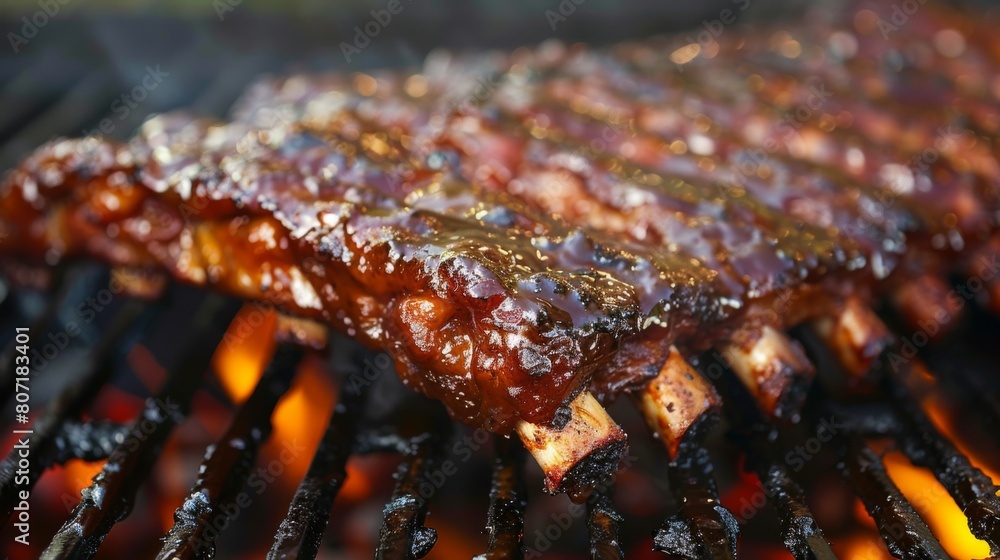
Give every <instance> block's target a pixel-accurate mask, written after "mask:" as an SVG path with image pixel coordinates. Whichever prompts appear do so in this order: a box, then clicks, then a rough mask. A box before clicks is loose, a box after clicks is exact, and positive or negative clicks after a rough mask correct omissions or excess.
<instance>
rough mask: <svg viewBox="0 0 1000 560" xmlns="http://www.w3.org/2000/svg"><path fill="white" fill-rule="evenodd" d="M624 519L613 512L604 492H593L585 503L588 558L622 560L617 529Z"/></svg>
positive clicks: (612, 506)
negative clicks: (588, 539)
mask: <svg viewBox="0 0 1000 560" xmlns="http://www.w3.org/2000/svg"><path fill="white" fill-rule="evenodd" d="M623 521H624V519H622V516H621V515H620V514H619V513H618V512H617V511H615V508H614V504H612V503H611V498H610V497H608V495H607V493H605V492H595V493H594V494H593V495H592V496H591V498H590V500H588V501H587V529H588V530H589V532H590V557H591V558H592V559H593V560H622V559H623V558H625V553H624V552H622V547H621V542H620V541H619V538H618V528H619V526H620V525H621V524H622V522H623Z"/></svg>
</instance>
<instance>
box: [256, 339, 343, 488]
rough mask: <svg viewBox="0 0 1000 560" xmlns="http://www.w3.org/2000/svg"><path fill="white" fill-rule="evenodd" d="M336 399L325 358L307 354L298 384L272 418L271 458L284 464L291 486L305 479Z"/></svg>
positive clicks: (283, 399) (282, 401)
mask: <svg viewBox="0 0 1000 560" xmlns="http://www.w3.org/2000/svg"><path fill="white" fill-rule="evenodd" d="M336 398H337V389H336V387H335V386H334V384H333V381H332V380H331V379H330V376H329V375H328V374H327V371H326V368H325V364H324V363H323V358H322V357H321V355H319V354H317V353H308V354H306V357H305V358H304V359H303V360H302V363H301V364H300V365H299V370H298V372H297V373H296V375H295V381H294V382H293V383H292V386H291V388H290V389H289V390H288V392H287V393H285V396H284V397H282V399H281V402H279V403H278V407H277V408H276V409H275V410H274V414H273V415H272V416H271V423H272V424H273V426H274V432H273V433H272V436H271V438H270V440H269V442H268V445H267V451H268V453H269V456H272V457H274V458H276V459H277V460H280V461H281V463H282V466H283V468H282V470H283V471H285V472H286V473H287V476H284V477H282V478H283V479H284V480H286V481H288V482H289V483H290V484H291V485H293V486H294V485H296V484H298V482H299V481H300V480H301V479H302V477H304V476H305V474H306V470H308V468H309V463H310V462H311V461H312V457H313V454H314V453H315V451H316V447H317V446H318V445H319V440H320V439H321V438H322V437H323V433H324V432H325V431H326V421H327V419H328V418H329V417H330V413H331V411H332V410H333V406H334V402H335V401H336ZM275 469H277V466H275Z"/></svg>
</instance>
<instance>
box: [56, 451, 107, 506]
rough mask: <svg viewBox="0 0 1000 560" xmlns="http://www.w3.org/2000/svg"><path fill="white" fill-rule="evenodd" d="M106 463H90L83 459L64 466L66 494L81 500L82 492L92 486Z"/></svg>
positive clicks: (69, 462)
mask: <svg viewBox="0 0 1000 560" xmlns="http://www.w3.org/2000/svg"><path fill="white" fill-rule="evenodd" d="M104 463H105V461H97V462H93V463H88V462H86V461H83V460H81V459H72V460H70V461H67V462H66V464H65V465H63V484H64V485H65V491H66V493H68V494H70V495H72V496H74V497H75V498H77V499H79V497H80V492H82V491H83V489H84V488H87V487H88V486H90V483H91V481H92V480H93V479H94V477H95V476H97V473H99V472H101V469H102V468H104Z"/></svg>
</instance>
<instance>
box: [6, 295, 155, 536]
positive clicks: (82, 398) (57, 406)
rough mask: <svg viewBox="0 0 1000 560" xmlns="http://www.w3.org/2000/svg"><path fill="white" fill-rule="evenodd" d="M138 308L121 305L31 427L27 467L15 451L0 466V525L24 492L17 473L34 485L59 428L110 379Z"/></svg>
mask: <svg viewBox="0 0 1000 560" xmlns="http://www.w3.org/2000/svg"><path fill="white" fill-rule="evenodd" d="M142 305H143V302H140V301H137V300H129V301H128V302H126V303H125V307H124V308H123V309H122V310H121V311H120V312H119V313H118V315H117V316H116V317H115V318H114V321H113V323H112V325H111V326H110V327H109V328H108V330H107V332H106V333H105V335H104V337H102V338H101V340H100V341H99V342H98V344H97V346H96V347H95V348H94V350H93V352H92V354H91V355H90V357H89V358H90V359H89V361H88V363H87V367H86V368H85V371H84V372H83V373H82V374H81V375H80V376H79V380H78V381H77V382H76V383H73V384H71V385H70V386H68V387H67V388H66V389H64V390H63V391H62V393H60V394H59V396H58V397H56V399H55V400H54V402H52V403H50V404H49V406H48V408H47V409H46V410H45V412H44V413H43V415H42V416H41V417H40V418H39V419H38V420H37V421H36V422H35V423H34V424H33V425H32V426H31V428H30V429H31V430H33V432H34V433H32V434H30V435H29V436H28V437H30V438H31V447H32V453H31V454H30V455H29V457H28V459H26V462H27V465H26V466H27V468H26V469H24V468H23V466H22V465H19V459H20V457H19V456H18V453H17V452H18V450H17V449H12V450H11V452H10V454H8V455H7V457H6V458H5V459H4V460H3V462H2V463H0V518H2V520H3V524H4V525H6V523H7V522H8V521H9V520H10V515H11V513H12V512H13V510H14V505H15V504H16V502H17V494H18V491H19V490H21V489H24V485H17V484H15V480H16V478H17V472H18V470H25V471H27V473H26V476H27V479H28V484H27V486H28V487H31V486H34V484H35V482H37V481H38V478H39V477H40V476H41V474H42V470H43V467H44V465H45V464H46V463H47V462H50V460H49V459H48V458H49V457H52V456H53V455H54V454H55V451H56V449H57V448H56V439H57V437H58V436H59V434H60V433H61V431H62V429H63V426H65V425H66V423H67V422H68V421H70V420H73V419H75V418H77V417H78V416H79V415H80V413H81V412H82V411H83V408H84V407H85V406H86V405H87V403H89V402H90V401H91V400H92V399H93V398H94V396H95V395H96V394H97V392H98V391H99V390H100V389H101V387H103V386H104V384H105V383H106V382H107V381H108V378H109V377H110V376H111V372H112V370H113V368H112V366H111V361H112V356H113V355H114V353H115V352H116V351H117V350H118V344H120V339H121V338H122V336H123V333H125V331H126V330H127V329H128V328H129V327H130V326H131V325H132V324H133V322H135V319H136V318H137V317H138V316H139V314H140V311H141V310H142Z"/></svg>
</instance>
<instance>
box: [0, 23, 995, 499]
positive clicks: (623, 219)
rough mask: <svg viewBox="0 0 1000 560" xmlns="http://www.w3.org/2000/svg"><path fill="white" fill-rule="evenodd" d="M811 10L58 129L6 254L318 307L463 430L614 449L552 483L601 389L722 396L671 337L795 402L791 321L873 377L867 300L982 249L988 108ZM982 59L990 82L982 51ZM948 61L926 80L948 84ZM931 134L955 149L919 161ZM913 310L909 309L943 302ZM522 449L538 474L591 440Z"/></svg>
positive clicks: (16, 208) (977, 56) (24, 190)
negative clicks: (150, 272) (123, 136)
mask: <svg viewBox="0 0 1000 560" xmlns="http://www.w3.org/2000/svg"><path fill="white" fill-rule="evenodd" d="M854 23H855V24H857V22H854ZM862 23H863V22H862ZM816 25H817V27H818V28H819V29H820V31H816V32H815V34H814V35H813V36H812V37H810V36H808V35H807V36H802V37H798V38H795V37H793V36H791V35H790V34H788V32H780V33H784V35H781V34H780V33H760V32H756V33H754V34H746V35H739V34H738V33H737V32H736V31H733V32H731V33H728V34H727V37H725V38H723V39H720V42H719V43H717V44H716V45H715V47H714V48H713V49H712V51H713V52H705V53H700V54H701V56H698V57H694V58H689V59H687V60H683V61H681V62H678V61H677V60H676V59H674V60H671V58H668V57H667V56H666V53H669V52H670V49H668V48H664V47H665V46H667V45H674V46H676V41H675V40H672V39H663V40H653V41H649V42H646V43H636V44H628V45H622V46H619V47H617V48H614V49H611V50H609V51H604V52H594V51H589V50H586V49H582V48H578V47H572V48H568V47H564V46H561V45H558V44H545V45H543V46H541V47H539V48H538V49H536V50H533V51H529V50H524V49H522V50H518V51H515V52H513V53H510V54H507V55H499V54H497V55H479V56H473V57H455V56H452V55H448V54H443V53H435V54H433V55H432V56H431V57H429V59H428V61H427V64H426V66H425V68H424V70H423V71H422V72H406V71H386V72H381V73H376V74H373V75H366V74H333V75H323V76H295V77H291V78H286V79H280V80H265V81H262V82H260V83H258V84H256V85H255V86H253V87H252V88H251V89H250V90H249V91H248V92H247V94H246V95H245V96H244V98H243V99H242V101H241V102H240V103H239V104H238V105H237V107H236V109H235V110H234V118H233V120H232V121H231V122H228V123H222V122H215V121H211V120H206V119H200V118H197V117H194V116H191V115H187V114H184V113H174V114H168V115H164V116H160V117H157V118H154V119H152V120H150V121H149V122H147V123H146V124H145V125H144V126H143V127H142V129H141V130H140V131H139V132H138V134H137V135H136V136H135V137H134V138H133V139H132V140H131V141H130V142H128V143H126V144H121V145H120V144H116V143H114V142H110V141H106V140H102V139H99V138H85V139H76V140H65V139H62V140H56V141H54V142H51V143H49V144H47V145H46V146H43V147H42V148H40V149H39V150H38V151H37V152H36V153H35V154H33V155H32V156H31V157H29V158H28V159H27V160H25V161H24V162H23V163H22V164H21V165H20V166H19V167H18V168H17V169H15V170H13V171H12V172H11V173H9V174H8V175H7V176H6V178H5V180H4V182H3V185H2V187H0V204H2V206H0V220H2V221H0V228H2V229H3V233H6V234H7V235H6V236H0V255H4V256H5V257H7V258H16V259H19V260H22V261H27V262H36V263H48V264H53V263H56V262H58V261H60V260H62V259H64V258H67V257H73V256H90V257H96V258H100V259H103V260H105V261H107V262H109V263H112V264H114V265H118V266H125V267H129V268H135V269H163V270H166V271H168V272H169V273H170V274H171V275H172V276H173V277H175V278H177V279H179V280H181V281H184V282H189V283H194V284H200V285H206V286H213V287H215V288H217V289H220V290H224V291H227V292H230V293H232V294H235V295H238V296H241V297H244V298H248V299H257V300H264V301H268V302H271V303H273V304H274V305H276V306H277V307H279V308H280V309H283V310H285V311H288V312H290V313H293V314H296V315H302V316H305V317H311V318H314V319H317V320H320V321H322V322H325V323H328V324H330V325H332V326H333V327H334V328H336V329H338V330H340V331H343V332H345V333H347V334H349V335H351V336H354V337H356V338H358V339H359V340H361V341H363V342H365V343H366V344H368V345H370V346H373V347H377V348H382V349H385V350H387V351H389V352H390V353H391V354H392V355H393V356H394V358H395V359H396V363H397V370H398V372H399V374H400V376H401V377H402V378H403V380H404V381H405V382H406V383H407V384H408V385H410V386H411V387H413V388H415V389H417V390H418V391H420V392H422V393H424V394H427V395H429V396H431V397H434V398H437V399H440V400H441V401H443V402H444V403H445V404H446V405H447V407H448V409H449V411H450V412H451V414H452V415H453V416H455V417H456V418H459V419H461V420H463V421H465V422H468V423H472V424H476V425H481V426H484V427H486V428H487V429H489V430H492V431H495V432H498V433H509V432H510V431H512V430H514V429H515V428H516V429H517V431H518V433H519V434H520V435H521V437H522V439H526V440H532V441H534V442H535V444H536V447H537V448H539V449H541V448H545V449H549V450H551V449H552V448H553V447H560V448H561V449H562V450H563V451H565V450H566V449H569V448H572V444H571V443H565V442H564V441H562V440H560V439H559V438H557V437H550V436H551V435H552V431H553V430H554V431H559V430H567V429H572V430H577V431H574V432H573V433H578V434H582V435H579V437H581V438H587V437H591V438H593V439H599V440H600V442H601V443H599V444H597V445H596V446H595V447H593V448H587V447H583V448H581V449H583V454H584V455H586V454H587V453H589V452H590V451H592V450H593V449H596V448H601V449H603V451H604V458H605V459H607V461H605V462H606V463H607V464H606V465H602V467H601V468H599V469H597V471H599V472H596V474H595V473H593V472H591V473H584V474H580V473H576V474H575V475H574V474H567V471H568V470H570V469H568V468H564V469H562V471H560V472H559V473H558V474H557V475H552V476H550V487H551V488H553V489H555V488H560V487H562V485H563V483H562V478H564V477H570V478H574V477H576V478H588V477H589V479H588V480H589V482H588V483H592V482H593V479H596V478H599V477H600V475H602V474H603V473H604V472H605V471H607V470H609V467H608V465H611V464H613V463H614V459H615V458H616V456H617V455H616V454H620V452H621V450H622V445H621V442H622V440H623V438H624V434H621V433H620V430H618V431H616V429H617V427H616V426H614V425H613V422H610V420H604V419H600V418H599V419H598V420H595V421H592V422H590V423H589V424H588V421H587V420H581V418H583V416H586V417H587V418H590V416H588V415H596V416H597V417H599V416H600V415H601V413H602V412H603V410H601V409H600V406H599V404H597V402H598V401H606V400H608V399H610V398H612V397H614V396H615V395H617V394H619V393H621V392H623V391H629V390H638V389H640V388H642V387H644V386H645V385H646V384H647V382H649V380H651V379H653V378H656V382H655V383H653V384H651V385H649V390H648V392H647V393H646V394H645V396H644V397H643V399H642V400H641V401H640V402H641V404H642V406H643V408H644V409H645V410H651V411H655V410H660V417H658V418H653V419H651V423H652V424H654V425H656V424H659V428H657V429H658V430H659V431H660V432H661V436H663V437H665V438H666V439H671V438H673V439H671V441H666V440H665V441H666V443H667V444H668V446H672V447H674V448H676V445H675V443H676V441H675V440H676V438H674V436H672V435H670V434H673V433H683V432H684V431H686V430H687V428H688V427H689V426H693V425H695V424H697V421H696V420H697V418H698V416H699V414H700V412H701V411H708V410H710V409H712V408H714V407H715V406H716V405H717V397H716V396H715V394H714V391H712V389H711V387H710V386H707V385H705V384H704V380H699V379H696V376H694V375H692V374H690V373H689V372H688V369H689V368H685V367H684V365H683V364H682V363H678V362H677V361H676V359H674V360H671V361H669V362H668V360H667V358H668V355H669V354H670V353H671V348H672V347H673V348H674V349H675V350H674V352H675V353H679V354H680V355H682V356H691V355H693V354H695V353H697V352H700V351H702V350H705V349H708V348H711V347H713V346H715V347H718V348H721V349H724V350H726V352H727V353H728V355H729V356H730V357H729V358H728V359H729V361H730V362H731V363H732V364H733V366H734V369H735V370H736V371H737V373H739V375H740V377H741V379H743V380H744V382H745V383H747V385H748V386H749V387H750V388H751V390H752V392H753V393H754V394H755V396H756V397H757V398H758V401H759V402H760V404H761V405H762V407H763V408H765V409H766V410H767V411H768V412H770V413H772V414H774V415H776V416H787V415H790V414H794V410H795V408H796V406H797V402H798V400H799V399H800V398H801V396H802V391H801V387H802V384H803V383H805V382H807V381H808V379H809V378H810V377H811V376H812V369H811V367H810V366H809V364H808V361H807V360H806V359H805V357H804V355H802V353H801V350H800V349H798V348H797V346H796V343H794V342H792V341H790V340H788V339H786V338H785V337H784V335H783V334H782V333H781V331H782V330H784V329H787V328H789V327H791V326H794V325H797V324H800V323H803V322H807V321H816V322H817V324H821V326H822V328H821V329H820V330H821V331H822V332H824V333H826V334H827V335H828V336H829V340H831V341H834V342H832V343H834V344H841V346H842V348H841V350H843V351H848V354H849V353H850V351H853V350H851V348H856V349H857V355H856V356H853V357H852V356H847V355H845V363H849V364H850V366H849V367H851V368H853V369H858V370H863V369H864V368H866V367H867V364H869V363H870V359H871V358H872V357H873V353H877V351H876V350H873V349H874V348H877V347H878V348H880V346H878V345H877V344H876V342H878V341H879V340H881V339H882V334H881V331H880V330H879V329H878V328H874V327H873V328H870V329H860V330H859V329H857V328H855V327H856V326H857V325H858V324H859V321H860V322H863V323H866V324H869V325H870V323H871V322H872V321H877V320H876V319H872V318H869V317H868V315H866V313H870V312H868V311H867V310H868V306H869V305H870V304H872V303H873V302H874V301H876V300H877V299H878V298H881V297H883V296H891V295H892V294H893V293H897V292H898V293H904V292H905V291H906V290H907V289H909V290H910V291H913V286H925V285H927V283H928V282H930V283H931V284H934V282H938V284H934V285H935V286H941V285H944V284H943V281H942V280H940V279H941V278H943V277H945V276H946V275H948V274H952V273H956V272H957V273H963V272H964V273H978V272H972V271H979V270H982V259H983V258H985V257H992V258H994V259H995V255H996V246H997V242H996V241H992V242H991V241H990V239H991V237H992V236H995V235H996V225H997V222H998V219H1000V204H998V199H1000V195H998V192H997V184H998V183H997V179H998V166H997V163H996V160H995V158H994V149H995V148H994V147H993V146H992V144H990V143H988V142H987V137H989V134H991V132H990V131H987V130H985V128H984V127H983V126H977V127H974V128H969V127H965V126H962V125H961V124H960V123H962V122H965V121H964V120H963V119H962V117H963V116H964V115H965V111H972V112H974V113H975V115H973V119H972V121H973V122H974V123H979V124H984V125H985V123H987V122H988V121H989V118H988V114H987V113H986V109H984V107H986V104H985V103H983V102H981V100H977V99H975V98H973V99H972V100H971V101H969V102H968V103H966V104H953V105H950V106H949V107H948V108H940V107H937V105H936V103H937V102H936V100H937V99H939V98H940V96H941V95H944V94H943V93H941V92H942V91H949V90H937V89H935V90H934V91H933V92H932V93H934V95H931V94H930V93H928V97H930V98H932V99H934V100H935V101H934V102H933V103H931V105H933V106H932V107H928V106H927V105H928V102H927V101H926V100H925V98H924V97H922V96H920V95H914V96H909V97H907V96H899V98H898V99H897V96H895V95H894V94H891V93H886V92H887V91H895V90H894V89H893V88H892V87H889V86H887V87H886V88H883V90H881V93H879V91H875V90H878V88H877V87H875V86H874V85H873V81H875V80H877V79H878V78H879V76H880V74H879V73H878V70H876V69H875V68H872V67H871V66H870V65H867V64H866V63H865V61H864V60H863V59H862V54H860V53H863V54H864V55H874V54H873V53H872V51H878V50H879V49H882V50H885V49H891V48H894V46H898V45H899V44H900V42H904V40H903V39H897V40H896V41H895V42H892V43H887V44H886V45H879V44H877V41H873V40H871V38H870V37H866V36H865V35H864V29H851V28H849V27H848V28H837V27H824V26H823V24H816ZM857 25H860V24H857ZM915 27H916V28H918V30H921V32H923V27H922V26H915ZM868 31H869V32H870V31H871V30H870V29H869V30H868ZM869 34H870V33H869ZM776 37H777V38H776ZM845 37H847V39H845ZM810 39H811V40H814V41H818V42H816V43H815V44H814V43H810ZM850 39H853V41H854V43H853V44H854V52H855V54H856V57H855V58H854V59H851V57H847V59H844V57H843V56H840V54H838V53H840V51H838V50H837V49H840V50H843V49H844V48H845V47H844V42H845V41H848V43H849V40H850ZM789 42H794V43H795V45H796V47H795V48H791V47H788V44H789ZM682 47H683V46H682ZM966 50H967V53H966V57H960V60H965V59H966V58H969V57H972V58H973V59H974V63H975V64H976V65H977V66H976V67H977V68H978V67H980V66H983V67H985V68H988V69H989V70H990V71H991V72H993V71H994V70H993V68H994V64H993V61H992V59H989V61H988V63H987V62H984V60H983V59H985V58H989V56H990V55H991V54H992V53H984V52H983V51H982V50H979V49H977V48H976V45H975V44H970V45H968V46H967V48H966ZM817 53H819V54H817ZM876 54H877V53H876ZM834 55H837V56H840V58H839V59H838V60H842V64H827V63H828V62H829V61H830V59H831V57H833V56H834ZM744 57H745V61H744V60H743V58H744ZM736 59H740V62H734V61H735V60H736ZM797 61H798V62H797ZM956 64H957V63H956ZM954 67H955V66H954V65H952V66H948V67H947V68H931V69H927V68H920V69H919V70H920V71H921V72H930V73H933V75H934V77H935V78H941V77H942V76H944V77H946V78H949V79H952V80H957V79H958V77H959V76H956V75H955V73H954V71H953V70H954ZM818 68H823V69H824V70H822V71H819V70H816V69H818ZM814 71H815V73H813V72H814ZM855 75H858V76H861V77H862V78H863V80H864V82H865V84H866V85H865V87H863V88H860V89H859V90H855V89H853V88H852V87H851V86H852V82H851V77H852V76H855ZM812 77H817V80H815V81H813V80H811V78H812ZM904 82H905V83H907V84H910V83H914V84H919V83H921V82H920V79H919V78H917V77H914V76H913V75H908V77H907V78H905V80H904ZM826 88H829V89H826ZM801 107H809V108H810V111H809V114H808V116H803V115H804V113H805V112H804V111H799V109H800V108H801ZM903 123H906V124H903ZM942 127H945V128H947V129H948V130H955V131H956V132H955V135H956V136H955V138H954V139H952V138H949V139H948V140H949V141H950V142H953V143H952V144H946V145H944V144H942V145H941V146H938V145H937V144H934V146H935V154H936V155H935V157H934V160H933V161H929V162H927V164H926V165H914V164H913V162H914V161H915V160H914V159H913V158H915V157H922V155H923V154H924V151H923V150H924V148H926V144H927V143H932V144H933V143H934V141H935V140H936V139H938V138H939V135H937V134H936V133H935V132H932V131H937V130H939V129H941V128H942ZM897 136H901V137H904V138H900V139H899V141H893V140H894V139H895V138H896V137H897ZM990 138H991V137H990ZM991 243H992V244H991ZM984 255H985V257H984ZM984 279H985V278H984ZM995 285H996V284H995ZM917 291H918V292H921V293H923V294H924V297H926V298H929V299H932V300H933V301H932V302H931V303H934V304H936V305H939V306H941V305H946V304H948V303H949V302H947V301H945V297H946V295H945V294H944V292H942V293H941V294H940V297H936V296H934V295H933V294H934V293H936V292H934V291H933V290H931V291H926V290H917ZM997 293H998V294H1000V290H998V291H997ZM928 294H930V295H928ZM909 301H910V303H911V304H910V305H909V306H908V307H907V300H906V298H903V302H902V304H903V307H905V308H906V309H904V310H903V311H904V312H903V315H904V317H908V318H910V319H911V320H914V321H919V320H921V319H922V317H923V315H921V313H922V310H923V309H924V308H925V307H926V308H928V309H929V308H930V306H924V305H920V306H917V305H912V300H909ZM837 341H840V342H837ZM845 349H846V350H845ZM595 399H596V400H595ZM668 400H670V401H671V402H667V401H668ZM678 401H679V402H680V405H681V406H682V407H684V410H685V411H687V413H686V414H680V415H678V414H676V413H675V411H674V409H673V407H672V406H671V405H673V404H675V403H676V402H678ZM668 409H669V412H668V411H667V410H668ZM692 410H695V411H698V414H691V413H690V411H692ZM649 414H652V415H653V416H656V413H655V412H650V413H649ZM567 419H569V420H567ZM665 423H667V424H671V425H669V426H665V425H664V424H665ZM567 426H569V428H567ZM594 426H598V427H599V429H598V428H594ZM678 426H679V427H678ZM592 428H594V429H592ZM678 437H679V436H678ZM607 442H613V443H614V445H608V444H607ZM526 443H528V442H527V441H526ZM529 448H531V444H529ZM536 450H537V449H535V450H533V452H534V451H536ZM535 455H536V458H538V459H539V461H540V462H542V464H543V467H545V468H546V470H547V471H550V474H551V472H554V471H556V470H558V469H557V468H556V467H554V466H552V465H554V464H556V463H567V464H569V465H570V466H572V465H573V464H576V463H578V462H579V461H580V459H581V457H580V456H578V455H579V454H577V456H572V457H570V455H572V454H566V453H561V454H560V453H556V454H552V453H549V454H548V455H545V454H543V453H535ZM543 457H544V459H543ZM547 461H548V463H547ZM549 463H551V464H549Z"/></svg>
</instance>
